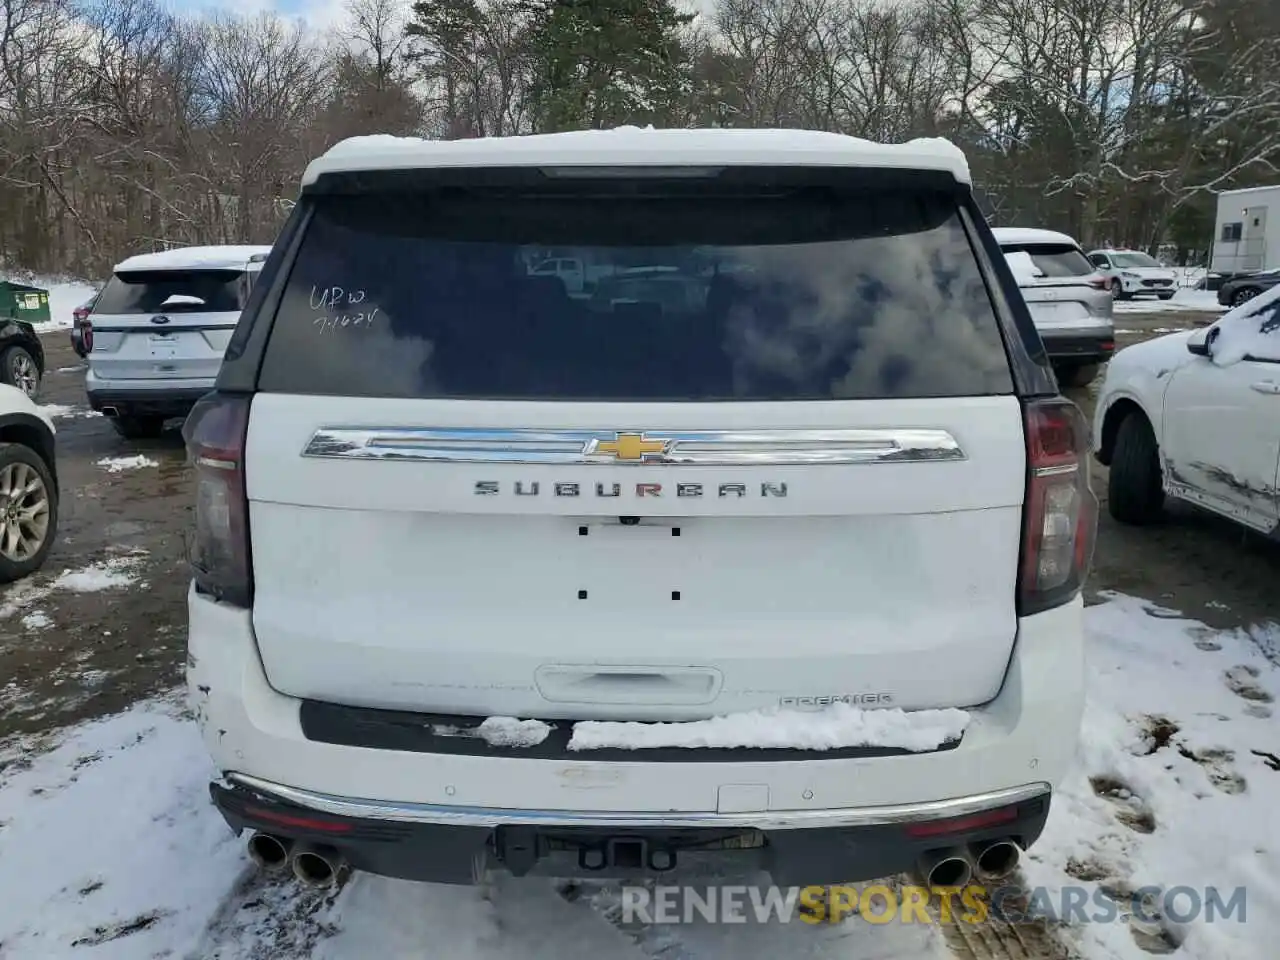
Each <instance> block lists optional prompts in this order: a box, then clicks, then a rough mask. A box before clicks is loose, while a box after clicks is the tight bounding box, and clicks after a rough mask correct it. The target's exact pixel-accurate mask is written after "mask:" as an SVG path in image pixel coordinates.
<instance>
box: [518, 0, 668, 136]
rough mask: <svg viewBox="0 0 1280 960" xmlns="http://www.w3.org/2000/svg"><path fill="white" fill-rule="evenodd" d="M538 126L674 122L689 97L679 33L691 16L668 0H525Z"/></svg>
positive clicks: (558, 127) (533, 104) (545, 129)
mask: <svg viewBox="0 0 1280 960" xmlns="http://www.w3.org/2000/svg"><path fill="white" fill-rule="evenodd" d="M526 7H527V9H528V12H529V15H530V18H531V25H530V44H529V49H530V57H531V61H532V64H531V67H532V74H533V77H532V84H531V87H530V90H529V95H530V100H531V108H532V114H533V118H534V126H535V127H536V129H538V130H539V131H543V132H550V131H556V130H576V129H582V128H595V129H600V128H606V127H614V126H618V125H621V124H635V125H639V126H644V125H646V124H654V125H655V126H670V125H673V124H677V123H680V122H681V121H682V119H683V115H682V107H683V106H684V105H685V104H686V103H687V102H688V99H689V94H690V84H691V81H690V70H689V65H688V64H687V62H686V61H687V60H688V59H689V53H688V51H687V49H686V47H685V45H684V43H682V41H681V36H680V34H681V31H682V28H684V27H685V26H686V25H687V24H688V23H689V22H690V21H691V20H692V19H693V17H692V15H690V14H683V13H680V12H679V11H678V10H676V8H675V7H674V6H673V5H672V3H671V2H670V0H528V2H527V4H526Z"/></svg>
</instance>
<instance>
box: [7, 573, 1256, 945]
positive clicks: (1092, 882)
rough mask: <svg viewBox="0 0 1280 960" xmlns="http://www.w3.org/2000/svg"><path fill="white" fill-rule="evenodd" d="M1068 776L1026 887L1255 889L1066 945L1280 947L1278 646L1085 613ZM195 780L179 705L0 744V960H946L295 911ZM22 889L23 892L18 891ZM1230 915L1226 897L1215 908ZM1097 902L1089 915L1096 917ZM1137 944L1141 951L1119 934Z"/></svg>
mask: <svg viewBox="0 0 1280 960" xmlns="http://www.w3.org/2000/svg"><path fill="white" fill-rule="evenodd" d="M1086 617H1087V622H1088V630H1089V647H1088V656H1089V661H1090V662H1089V676H1090V678H1091V689H1090V694H1089V704H1088V709H1087V712H1086V717H1085V721H1084V727H1083V742H1082V746H1081V750H1080V763H1079V766H1078V768H1077V770H1076V771H1075V773H1074V774H1073V775H1072V776H1071V777H1070V778H1069V780H1068V782H1067V783H1066V784H1064V788H1063V790H1062V792H1061V793H1060V794H1059V796H1058V798H1057V799H1056V801H1055V805H1054V808H1053V813H1052V815H1051V817H1050V821H1049V825H1048V828H1047V830H1046V833H1045V836H1044V839H1043V840H1042V841H1041V843H1040V844H1039V845H1037V846H1036V847H1035V848H1034V849H1033V851H1032V854H1031V855H1030V857H1029V858H1028V861H1027V863H1026V874H1027V880H1028V881H1029V882H1030V883H1032V884H1036V885H1044V886H1045V887H1047V888H1049V889H1050V891H1051V892H1054V891H1057V890H1059V889H1060V888H1061V887H1062V886H1063V885H1067V884H1072V885H1078V886H1081V887H1083V888H1084V889H1085V890H1087V891H1088V893H1089V896H1090V897H1091V898H1092V897H1093V896H1094V892H1095V891H1097V890H1098V889H1100V888H1101V889H1103V890H1106V891H1110V892H1112V893H1113V894H1116V895H1119V896H1121V897H1125V896H1127V891H1130V890H1133V889H1137V888H1139V887H1143V886H1146V885H1150V884H1154V885H1158V886H1160V887H1162V888H1164V889H1169V888H1172V887H1176V886H1181V885H1186V886H1191V887H1195V888H1197V889H1199V890H1203V888H1204V886H1205V885H1216V886H1218V887H1219V888H1224V889H1225V888H1232V887H1235V886H1237V885H1244V886H1245V887H1247V914H1246V916H1247V922H1245V923H1240V922H1239V921H1238V920H1236V919H1231V920H1227V921H1225V922H1224V921H1221V920H1220V921H1219V922H1218V923H1216V924H1212V925H1210V924H1205V923H1202V922H1192V923H1190V924H1188V925H1186V926H1179V925H1178V924H1176V923H1173V922H1172V921H1167V920H1166V921H1164V922H1155V923H1144V924H1139V923H1136V922H1135V923H1133V924H1127V923H1124V922H1119V923H1114V924H1108V925H1079V924H1076V925H1072V926H1070V927H1068V928H1066V929H1065V930H1063V931H1061V935H1062V937H1063V939H1064V940H1065V941H1066V942H1067V943H1068V944H1069V945H1070V946H1071V948H1072V949H1073V952H1078V955H1080V956H1082V957H1084V958H1087V960H1104V958H1106V960H1111V958H1125V960H1133V958H1140V957H1146V956H1149V955H1150V952H1152V951H1163V952H1167V951H1168V950H1170V949H1173V948H1174V946H1175V945H1180V948H1179V951H1178V956H1180V957H1187V958H1204V960H1210V958H1212V960H1222V958H1230V960H1250V958H1253V957H1257V958H1263V957H1269V956H1271V955H1273V953H1274V949H1273V944H1274V943H1275V942H1277V940H1280V881H1278V880H1277V878H1278V877H1280V848H1277V844H1278V843H1280V839H1278V838H1280V759H1277V757H1276V755H1275V753H1276V751H1277V750H1280V736H1277V734H1278V733H1280V723H1277V720H1276V718H1275V717H1273V716H1272V713H1271V706H1270V705H1269V704H1270V703H1271V701H1272V698H1273V696H1274V695H1275V694H1276V693H1278V692H1280V669H1278V668H1277V663H1278V662H1280V630H1277V629H1269V630H1262V629H1255V630H1254V631H1252V632H1249V631H1227V632H1218V631H1213V630H1210V629H1209V628H1207V627H1205V626H1203V625H1201V624H1199V623H1197V622H1194V621H1190V620H1185V619H1181V618H1179V617H1178V616H1177V615H1176V614H1175V613H1173V612H1172V611H1168V610H1165V609H1162V608H1159V607H1153V606H1151V605H1149V604H1147V603H1145V602H1143V601H1139V600H1134V599H1131V598H1128V597H1123V596H1114V597H1112V598H1111V599H1109V600H1108V601H1107V602H1105V603H1103V604H1101V605H1099V606H1095V607H1092V608H1090V609H1089V610H1088V612H1087V614H1086ZM210 772H211V771H210V769H209V766H208V761H207V759H206V756H205V753H204V750H203V748H202V747H201V745H200V742H199V740H198V738H197V734H196V731H195V728H194V725H193V724H192V723H191V722H190V721H189V720H188V719H187V718H186V717H185V716H184V711H183V708H182V705H181V699H180V697H178V696H177V695H175V696H174V697H172V698H168V699H162V700H153V701H150V702H148V703H144V704H141V705H138V706H135V707H134V708H133V709H131V710H129V711H127V712H125V713H123V714H120V715H116V716H114V717H111V718H108V719H106V720H102V721H99V722H95V723H91V724H88V725H85V726H82V727H79V728H76V729H73V730H71V731H69V732H66V733H64V734H62V735H61V736H59V737H57V738H56V740H54V739H50V738H44V739H42V738H25V739H22V740H17V741H11V742H10V743H8V744H7V745H5V746H3V747H0V864H2V865H3V868H2V869H3V872H4V877H5V878H7V879H8V880H9V882H7V883H5V896H4V897H3V898H0V955H2V956H4V957H5V958H6V960H25V958H32V960H50V958H58V957H73V956H74V957H88V958H95V957H104V958H112V957H119V958H140V957H159V956H164V957H175V958H176V957H192V958H199V960H214V958H218V960H238V958H251V957H252V958H256V957H262V958H267V957H271V958H280V960H283V958H293V957H298V958H301V957H315V958H329V960H345V958H351V960H365V958H378V960H391V958H399V957H405V958H407V957H415V958H419V957H423V956H428V955H429V956H430V957H432V958H433V960H437V958H439V960H508V958H509V960H536V958H543V957H545V958H548V960H551V958H555V960H576V958H582V960H587V958H590V960H607V958H613V957H620V958H637V960H638V958H642V957H662V958H664V960H694V958H716V960H719V958H724V960H729V958H737V957H744V958H751V957H760V958H764V957H769V958H780V957H785V958H792V957H796V958H809V960H826V958H830V960H872V958H881V960H890V958H897V957H901V958H908V957H909V958H913V960H914V958H920V960H928V958H943V957H946V956H949V955H950V953H949V948H948V946H947V940H946V938H944V937H943V936H942V935H941V934H940V933H939V932H938V930H937V928H930V927H924V926H902V925H899V924H889V925H883V926H881V925H876V926H872V925H870V924H867V923H866V922H864V921H862V920H858V919H855V920H853V921H847V922H845V923H844V924H842V925H839V926H829V925H822V926H816V927H815V926H810V925H808V924H803V923H798V922H792V923H791V924H789V925H785V926H783V925H780V924H772V925H768V926H763V927H762V926H759V925H757V924H754V923H748V924H745V925H741V926H738V925H719V926H709V925H696V926H683V925H681V926H658V925H653V926H643V925H635V924H633V925H630V926H626V927H624V926H623V925H621V924H620V923H618V922H617V920H618V918H617V912H618V911H617V903H618V900H617V895H616V891H611V890H609V889H607V888H604V889H598V890H593V891H587V892H585V893H582V894H581V895H579V896H576V897H571V896H565V895H564V894H562V892H560V891H559V890H558V888H557V886H556V885H555V884H554V883H551V882H549V881H542V880H538V881H531V880H526V881H513V880H506V881H500V882H498V883H496V884H495V885H494V886H493V887H490V888H486V889H480V888H451V887H435V886H428V885H417V884H408V883H400V882H394V881H387V880H382V879H379V878H375V877H369V876H356V877H355V878H354V879H353V880H351V881H350V882H348V883H347V885H346V886H345V888H344V889H342V891H341V892H340V893H337V894H330V895H323V894H317V893H313V892H310V891H300V890H298V889H296V888H295V887H294V886H293V885H292V884H291V883H284V882H281V881H277V880H270V879H264V878H262V877H261V876H259V875H258V874H256V873H255V872H254V871H253V870H251V869H249V868H248V866H247V861H246V859H245V857H244V855H243V847H242V843H241V842H240V841H239V840H236V839H233V838H232V837H231V836H230V834H229V832H228V831H226V829H225V828H224V826H223V825H222V822H221V821H220V820H219V818H218V817H217V815H216V814H215V813H214V812H213V810H212V809H211V807H210V806H209V800H208V794H207V792H206V782H207V779H208V777H209V775H210ZM13 878H21V880H20V882H13ZM1224 899H1225V898H1224ZM1090 902H1092V900H1091V901H1090ZM1135 930H1136V931H1137V933H1135V932H1134V931H1135Z"/></svg>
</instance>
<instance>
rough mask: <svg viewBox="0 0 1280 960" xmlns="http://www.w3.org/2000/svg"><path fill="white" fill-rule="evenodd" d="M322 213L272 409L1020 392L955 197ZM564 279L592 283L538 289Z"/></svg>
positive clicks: (444, 200) (288, 317) (286, 330)
mask: <svg viewBox="0 0 1280 960" xmlns="http://www.w3.org/2000/svg"><path fill="white" fill-rule="evenodd" d="M309 202H311V203H313V204H314V209H313V213H312V217H311V219H310V222H309V224H308V226H307V228H306V234H305V236H304V238H303V240H302V243H301V247H300V249H299V251H298V254H297V259H296V261H295V262H294V264H293V266H292V269H291V272H290V275H289V279H288V283H287V285H286V290H285V293H284V296H283V300H282V302H281V305H280V307H279V310H278V313H277V316H276V318H275V322H274V325H273V328H272V333H271V337H270V340H269V342H268V345H267V349H266V353H265V356H264V358H263V365H262V368H261V373H260V377H259V387H260V388H261V389H263V390H268V391H276V392H285V393H304V394H331V395H346V396H362V397H420V398H427V397H439V398H476V399H481V398H483V399H536V400H604V401H609V400H616V401H627V400H635V401H682V400H701V401H709V400H800V399H857V398H873V397H876V398H879V397H930V396H936V397H950V396H971V395H985V394H997V393H1010V392H1012V382H1011V376H1010V373H1009V369H1008V361H1007V359H1006V355H1005V351H1004V347H1003V343H1002V340H1001V337H1000V332H999V328H998V324H997V320H996V317H995V315H994V312H993V308H992V305H991V301H990V298H989V297H988V294H987V290H986V288H985V285H984V283H983V281H982V278H981V276H980V274H979V270H978V266H977V263H976V261H975V258H974V255H973V252H972V250H971V248H970V245H969V241H968V238H967V236H966V234H965V231H964V228H963V226H962V224H961V221H960V218H959V215H958V213H957V210H956V206H955V203H956V202H955V200H954V199H953V198H951V197H948V196H943V195H938V196H933V195H923V196H922V195H920V194H919V193H911V194H907V193H900V194H896V195H895V194H893V193H892V192H889V193H886V192H884V191H880V192H877V193H875V194H869V193H863V194H857V193H847V192H845V193H840V194H837V193H835V192H832V191H826V190H818V191H814V190H806V191H792V192H788V193H787V194H786V195H783V196H777V195H772V196H770V195H758V194H757V195H748V196H741V195H739V196H733V197H716V196H706V197H699V198H690V197H689V196H685V197H683V198H679V199H677V198H664V197H661V196H649V197H620V196H613V197H600V196H597V197H588V196H569V197H565V196H553V195H546V196H542V197H529V196H519V195H514V196H512V195H508V196H493V195H485V194H482V193H473V192H462V191H454V192H450V193H445V192H440V193H426V192H424V193H420V194H403V193H400V194H376V193H375V194H364V195H328V196H318V197H314V198H312V199H311V200H310V201H309ZM549 260H570V261H572V265H573V267H574V268H575V270H576V268H577V267H578V265H579V264H581V268H582V274H581V276H574V277H572V278H570V277H565V276H554V275H546V274H545V273H544V274H542V275H534V274H533V272H534V271H535V270H537V269H538V267H539V266H541V265H543V264H546V263H547V262H548V261H549Z"/></svg>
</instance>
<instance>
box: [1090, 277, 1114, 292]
mask: <svg viewBox="0 0 1280 960" xmlns="http://www.w3.org/2000/svg"><path fill="white" fill-rule="evenodd" d="M1110 285H1111V281H1110V280H1108V279H1107V278H1106V277H1103V276H1100V275H1098V274H1096V273H1095V274H1094V275H1093V276H1091V277H1090V278H1089V286H1091V287H1093V289H1095V290H1106V289H1107V288H1108V287H1109V286H1110Z"/></svg>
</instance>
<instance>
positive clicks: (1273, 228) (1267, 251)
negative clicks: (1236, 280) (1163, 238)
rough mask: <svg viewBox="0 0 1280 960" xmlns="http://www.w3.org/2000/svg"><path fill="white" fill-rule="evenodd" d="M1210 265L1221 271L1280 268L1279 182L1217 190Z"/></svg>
mask: <svg viewBox="0 0 1280 960" xmlns="http://www.w3.org/2000/svg"><path fill="white" fill-rule="evenodd" d="M1209 269H1210V271H1212V272H1213V273H1222V274H1233V273H1253V272H1255V271H1258V270H1276V269H1280V185H1278V186H1274V187H1251V188H1249V189H1247V190H1224V191H1223V192H1222V193H1220V194H1218V220H1217V223H1216V224H1215V225H1214V228H1213V258H1212V260H1211V261H1210V264H1209Z"/></svg>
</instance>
